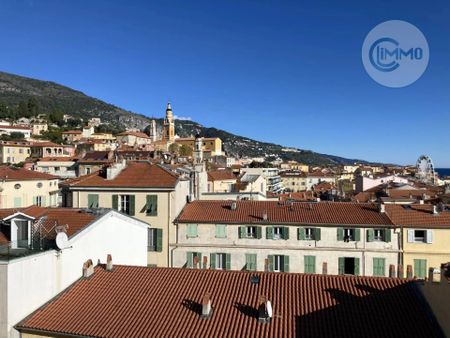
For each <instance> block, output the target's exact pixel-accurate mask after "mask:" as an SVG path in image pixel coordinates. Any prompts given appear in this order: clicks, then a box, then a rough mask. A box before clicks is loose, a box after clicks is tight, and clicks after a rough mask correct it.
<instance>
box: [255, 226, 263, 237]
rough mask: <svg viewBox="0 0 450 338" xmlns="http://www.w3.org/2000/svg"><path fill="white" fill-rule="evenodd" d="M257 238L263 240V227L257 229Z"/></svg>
mask: <svg viewBox="0 0 450 338" xmlns="http://www.w3.org/2000/svg"><path fill="white" fill-rule="evenodd" d="M256 238H257V239H261V238H262V229H261V227H256Z"/></svg>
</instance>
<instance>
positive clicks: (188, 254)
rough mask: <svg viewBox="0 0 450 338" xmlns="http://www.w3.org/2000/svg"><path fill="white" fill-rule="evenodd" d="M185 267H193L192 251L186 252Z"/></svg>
mask: <svg viewBox="0 0 450 338" xmlns="http://www.w3.org/2000/svg"><path fill="white" fill-rule="evenodd" d="M187 267H188V268H193V267H194V253H193V252H188V253H187Z"/></svg>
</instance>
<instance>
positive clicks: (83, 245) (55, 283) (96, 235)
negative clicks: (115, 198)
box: [0, 211, 147, 338]
mask: <svg viewBox="0 0 450 338" xmlns="http://www.w3.org/2000/svg"><path fill="white" fill-rule="evenodd" d="M70 245H71V248H68V249H65V250H62V251H59V252H58V251H55V250H51V251H46V252H44V253H41V254H36V255H32V256H27V257H23V258H19V259H15V260H12V261H10V262H0V282H2V281H3V280H4V275H6V276H7V285H6V286H5V285H3V283H2V284H1V286H0V295H2V292H3V293H4V289H6V290H7V291H6V294H7V297H6V298H5V299H4V298H1V299H0V314H2V308H5V303H6V304H7V305H6V307H7V311H6V312H7V316H6V318H7V319H6V324H7V328H11V327H12V326H14V325H15V324H17V323H18V322H19V321H21V320H22V319H23V318H24V317H26V316H27V315H29V314H30V313H31V312H33V311H34V310H36V309H37V308H39V307H40V306H42V305H43V304H44V303H45V302H47V301H49V300H50V299H51V298H52V297H54V296H56V295H57V294H58V293H59V292H61V291H63V290H64V289H65V288H67V287H68V286H69V285H70V284H72V283H73V282H75V281H76V280H77V279H78V278H80V277H81V275H82V267H83V263H84V262H85V261H86V260H88V259H92V261H93V263H94V265H96V264H97V261H98V260H99V259H100V261H101V262H102V263H104V262H105V261H106V256H107V254H111V255H112V259H113V264H122V265H138V266H147V225H146V224H144V223H143V222H140V221H137V220H135V219H133V218H130V217H127V216H124V215H121V214H119V213H117V212H115V211H111V212H109V213H108V214H106V215H104V216H103V217H101V218H100V219H98V220H97V221H95V222H94V223H93V224H92V225H90V226H89V227H88V228H86V229H85V230H84V231H82V232H80V233H79V234H78V235H76V236H74V237H72V238H71V240H70ZM2 289H3V291H2ZM3 321H4V319H3V318H2V319H1V320H0V328H1V329H2V331H0V337H1V338H3V337H18V333H17V331H15V330H14V329H12V330H11V332H10V334H9V335H8V333H7V330H5V325H4V323H3ZM2 324H3V327H2V326H1V325H2Z"/></svg>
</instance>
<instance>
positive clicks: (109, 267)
mask: <svg viewBox="0 0 450 338" xmlns="http://www.w3.org/2000/svg"><path fill="white" fill-rule="evenodd" d="M112 269H113V261H112V256H111V255H110V254H108V256H106V271H112Z"/></svg>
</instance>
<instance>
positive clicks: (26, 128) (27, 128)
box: [0, 125, 32, 130]
mask: <svg viewBox="0 0 450 338" xmlns="http://www.w3.org/2000/svg"><path fill="white" fill-rule="evenodd" d="M0 129H11V130H32V128H30V127H26V126H4V125H0Z"/></svg>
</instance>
